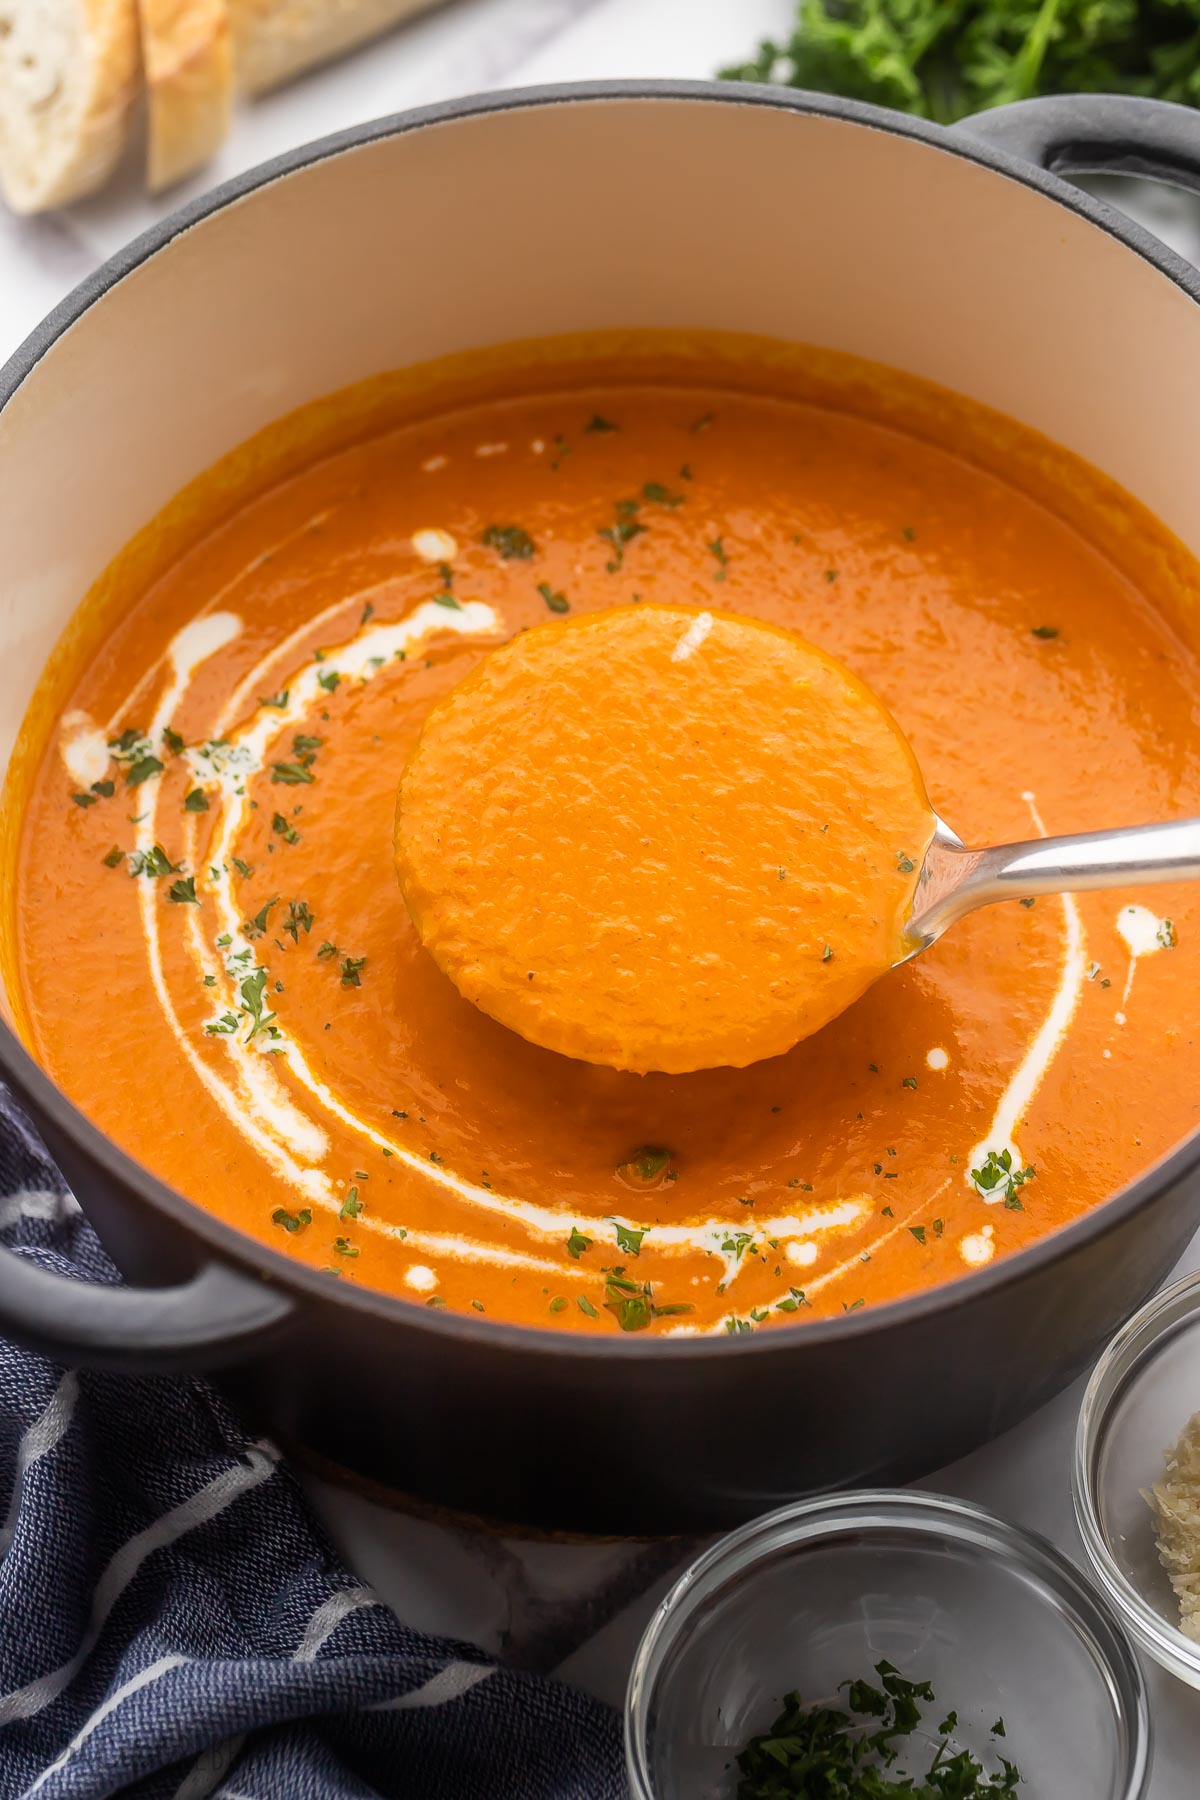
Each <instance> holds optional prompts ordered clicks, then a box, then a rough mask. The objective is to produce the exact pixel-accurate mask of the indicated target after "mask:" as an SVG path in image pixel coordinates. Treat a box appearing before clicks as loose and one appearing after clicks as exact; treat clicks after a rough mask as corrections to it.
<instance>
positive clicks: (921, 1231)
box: [908, 1225, 925, 1244]
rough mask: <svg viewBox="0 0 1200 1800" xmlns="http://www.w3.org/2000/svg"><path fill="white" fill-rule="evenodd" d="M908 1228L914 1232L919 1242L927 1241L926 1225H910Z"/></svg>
mask: <svg viewBox="0 0 1200 1800" xmlns="http://www.w3.org/2000/svg"><path fill="white" fill-rule="evenodd" d="M908 1229H909V1230H910V1231H911V1232H912V1234H913V1236H914V1237H915V1238H916V1240H917V1242H918V1244H923V1243H924V1242H925V1227H924V1226H923V1225H910V1226H909V1228H908Z"/></svg>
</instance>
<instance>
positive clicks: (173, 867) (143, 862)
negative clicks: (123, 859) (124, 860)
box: [109, 844, 179, 881]
mask: <svg viewBox="0 0 1200 1800" xmlns="http://www.w3.org/2000/svg"><path fill="white" fill-rule="evenodd" d="M111 854H112V852H111V851H110V852H109V855H110V856H111ZM129 873H130V874H131V875H146V876H148V877H149V878H150V880H151V881H157V880H158V878H159V876H160V875H178V873H179V864H178V863H173V862H172V861H171V859H170V857H169V856H168V855H167V853H166V851H165V850H164V849H163V847H162V845H161V844H155V846H154V848H153V849H152V850H132V851H131V852H130V855H129Z"/></svg>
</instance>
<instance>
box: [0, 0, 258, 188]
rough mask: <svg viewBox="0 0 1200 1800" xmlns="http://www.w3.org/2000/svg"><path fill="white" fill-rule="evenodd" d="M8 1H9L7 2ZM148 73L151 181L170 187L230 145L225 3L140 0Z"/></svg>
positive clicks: (230, 54)
mask: <svg viewBox="0 0 1200 1800" xmlns="http://www.w3.org/2000/svg"><path fill="white" fill-rule="evenodd" d="M0 5H3V0H0ZM138 10H139V14H140V17H141V27H142V67H143V69H144V70H145V76H146V112H147V122H148V130H147V138H146V179H147V181H148V183H149V185H150V188H151V191H152V192H155V193H157V192H158V190H159V189H160V188H165V187H170V186H171V184H172V183H173V182H176V181H180V180H182V178H183V177H184V176H185V175H190V174H191V173H192V171H193V170H194V169H198V168H199V167H200V165H201V164H202V163H205V162H207V161H208V159H209V157H210V156H211V155H212V154H213V152H214V150H216V149H217V148H218V146H219V145H220V144H221V143H223V142H224V139H225V135H226V133H227V132H228V130H229V114H230V109H231V106H232V102H233V47H232V43H231V41H230V34H229V14H228V11H227V8H226V4H225V0H138Z"/></svg>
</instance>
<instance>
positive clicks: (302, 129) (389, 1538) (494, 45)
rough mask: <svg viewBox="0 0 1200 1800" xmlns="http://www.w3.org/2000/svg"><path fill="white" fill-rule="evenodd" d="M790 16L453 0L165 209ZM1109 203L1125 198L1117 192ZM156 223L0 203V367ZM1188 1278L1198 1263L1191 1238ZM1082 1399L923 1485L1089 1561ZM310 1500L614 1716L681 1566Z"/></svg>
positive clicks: (1185, 1712)
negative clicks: (366, 122) (358, 125)
mask: <svg viewBox="0 0 1200 1800" xmlns="http://www.w3.org/2000/svg"><path fill="white" fill-rule="evenodd" d="M792 13H793V0H687V5H686V7H685V6H684V5H683V0H453V3H452V4H449V5H444V6H442V7H440V8H439V9H437V10H435V11H433V12H430V13H429V14H428V15H426V16H425V17H423V18H420V19H418V20H416V21H415V22H413V23H412V24H411V25H409V26H408V27H406V28H404V29H402V30H400V31H398V32H396V33H395V34H393V36H392V37H391V38H389V39H388V40H386V41H385V42H384V43H381V44H379V45H376V46H374V47H372V48H370V49H369V50H367V51H364V52H362V53H360V54H358V55H356V56H353V57H350V58H347V59H346V60H345V61H344V62H342V63H341V64H339V65H337V66H336V67H334V68H331V69H327V70H324V71H320V72H318V73H317V74H315V75H313V76H311V77H309V78H307V79H305V80H302V81H299V82H297V83H295V84H294V85H293V86H291V87H290V88H287V89H285V90H284V91H282V92H280V93H278V94H275V95H272V96H270V97H268V98H267V99H265V100H262V101H259V102H257V103H256V104H254V105H253V106H245V107H242V108H241V109H240V111H239V114H238V118H237V122H236V128H235V131H234V133H233V135H232V136H231V138H230V141H229V142H228V144H227V145H226V147H225V149H224V151H223V152H222V154H221V156H220V158H219V159H218V161H217V162H216V163H215V164H214V165H213V166H212V167H211V168H210V169H209V170H208V171H206V174H205V177H204V179H203V180H202V181H197V182H196V183H194V184H192V186H191V187H189V188H185V189H182V190H177V191H176V192H175V193H174V194H173V195H171V196H170V197H169V203H170V204H173V203H175V202H176V201H177V200H180V199H183V198H186V197H187V195H188V194H189V193H190V192H191V191H199V190H200V189H201V188H202V187H204V186H207V185H209V184H210V183H211V182H212V181H215V180H221V179H224V178H225V177H227V176H229V175H232V174H235V173H236V172H238V171H239V170H241V169H244V168H247V167H249V166H251V165H252V164H253V163H256V162H259V161H261V160H262V159H263V158H264V157H266V156H270V155H273V154H275V153H276V152H277V151H280V150H283V149H286V148H288V147H289V146H292V145H294V144H299V143H302V142H304V141H305V140H306V139H309V138H313V137H318V136H320V135H322V134H323V133H325V132H327V131H332V130H336V129H339V128H341V127H344V126H346V125H350V124H352V123H354V122H356V121H358V120H362V119H368V118H372V117H374V116H376V115H378V114H380V113H385V112H391V111H395V110H396V109H398V108H401V107H405V106H410V105H416V104H422V103H426V102H430V101H436V100H441V99H446V98H450V97H452V96H454V95H458V94H463V93H468V92H471V91H475V90H480V89H487V88H497V87H507V86H517V85H525V84H527V83H534V82H542V81H559V80H574V79H591V78H597V77H604V76H642V77H648V76H688V77H702V76H707V75H710V74H712V72H713V71H714V69H715V68H717V67H718V66H719V65H720V64H721V63H722V62H725V61H728V60H733V59H736V58H739V57H742V56H744V55H746V54H748V53H749V51H750V49H751V47H752V46H753V44H754V43H755V42H756V40H757V39H758V38H759V37H762V36H766V35H769V34H771V33H772V32H779V31H781V30H783V29H785V28H786V25H787V22H788V20H789V19H790V17H791V15H792ZM1108 191H1109V192H1111V193H1112V194H1113V195H1114V196H1115V197H1117V198H1120V197H1121V196H1122V194H1123V193H1124V192H1125V190H1124V189H1123V188H1122V187H1121V186H1120V185H1119V184H1114V185H1113V186H1111V187H1110V188H1109V190H1108ZM1129 203H1130V207H1131V210H1136V212H1137V214H1138V216H1139V218H1141V220H1142V222H1143V223H1144V224H1147V225H1149V226H1150V228H1151V229H1153V230H1157V231H1158V232H1159V234H1160V235H1161V236H1163V237H1164V238H1166V239H1167V240H1168V241H1170V242H1171V243H1173V245H1174V246H1175V247H1176V248H1177V249H1179V250H1181V251H1182V252H1183V253H1184V254H1185V255H1191V256H1192V257H1193V259H1195V260H1197V261H1200V214H1198V213H1197V212H1196V210H1195V209H1194V206H1193V205H1192V203H1189V202H1186V201H1184V200H1183V199H1182V198H1181V197H1179V196H1176V195H1171V194H1168V193H1166V192H1163V191H1159V190H1147V189H1143V188H1138V189H1137V190H1136V191H1134V192H1133V193H1132V194H1130V195H1129ZM166 210H167V203H162V204H160V203H155V202H152V201H150V200H148V199H147V198H146V197H145V196H144V195H143V194H142V192H141V189H140V184H139V181H138V173H137V166H136V159H135V158H131V160H130V166H129V167H128V169H127V170H126V171H125V172H124V174H123V176H122V178H121V179H120V180H119V181H118V182H117V183H116V184H115V186H114V187H113V188H112V189H111V190H110V191H109V192H108V193H106V194H104V195H102V196H99V197H97V198H96V199H94V200H92V201H89V202H87V203H86V204H83V205H79V206H76V207H72V208H70V209H69V210H68V211H66V212H64V213H61V214H55V215H52V216H49V217H47V218H43V219H35V220H17V219H14V218H13V217H12V216H11V215H9V214H8V213H6V212H5V211H4V209H3V207H0V358H2V357H3V356H5V355H7V354H8V353H9V351H11V350H12V349H14V348H15V347H16V345H17V344H18V343H19V342H20V340H21V339H22V338H23V337H24V335H25V334H26V333H27V332H28V331H29V330H31V329H32V327H33V326H34V325H35V324H36V323H37V322H38V320H39V319H40V318H41V317H42V316H43V314H44V313H46V312H47V311H48V310H49V309H50V308H51V307H52V306H53V305H54V304H55V303H56V302H57V301H58V300H59V299H61V298H62V296H63V294H64V293H66V291H67V290H68V289H69V288H70V287H71V286H73V285H74V283H75V282H76V281H78V280H79V279H80V278H81V277H82V276H84V275H86V274H87V273H88V272H89V271H90V270H91V269H92V268H93V267H94V266H95V264H96V262H97V261H99V260H100V259H101V258H103V257H104V256H107V255H108V254H110V253H111V252H112V251H113V250H115V249H116V248H117V247H118V246H119V245H121V244H122V243H124V242H125V241H126V240H127V239H128V238H130V237H131V236H133V235H134V234H135V233H136V232H138V231H140V230H141V229H143V227H145V226H146V225H148V224H150V223H151V222H153V220H154V219H156V218H157V217H159V216H160V215H161V214H162V213H163V212H165V211H166ZM1181 1267H1182V1268H1193V1267H1200V1239H1198V1240H1197V1241H1196V1243H1194V1244H1193V1245H1192V1248H1191V1250H1190V1252H1189V1254H1188V1256H1187V1257H1186V1258H1185V1259H1184V1263H1183V1264H1182V1265H1181ZM1079 1395H1080V1384H1076V1386H1074V1387H1073V1388H1071V1389H1069V1390H1068V1391H1067V1392H1066V1393H1064V1394H1062V1395H1060V1396H1059V1397H1058V1399H1057V1400H1055V1401H1053V1402H1052V1403H1051V1404H1050V1405H1048V1406H1046V1407H1044V1408H1043V1409H1042V1410H1041V1411H1040V1412H1039V1413H1037V1414H1036V1415H1035V1416H1034V1417H1033V1418H1031V1419H1029V1420H1028V1421H1026V1423H1025V1424H1023V1425H1022V1426H1020V1427H1019V1428H1018V1429H1016V1430H1014V1431H1012V1432H1009V1433H1008V1434H1007V1436H1005V1437H1003V1438H1001V1439H999V1440H997V1441H996V1442H995V1443H992V1444H990V1445H988V1446H987V1447H986V1448H985V1449H983V1450H980V1451H978V1452H977V1453H976V1454H975V1455H973V1456H970V1457H968V1458H966V1459H965V1460H964V1461H963V1462H960V1463H957V1464H955V1465H954V1466H953V1467H952V1468H949V1469H943V1470H940V1471H938V1472H937V1473H935V1474H933V1475H931V1476H930V1477H929V1479H928V1480H927V1481H926V1482H925V1483H923V1484H922V1485H924V1486H926V1487H929V1488H933V1489H937V1490H940V1491H943V1492H947V1493H953V1494H958V1495H962V1496H964V1497H967V1498H971V1499H974V1500H977V1501H979V1502H980V1503H982V1504H984V1505H986V1506H989V1507H992V1508H993V1509H994V1510H996V1511H997V1512H1000V1513H1002V1514H1004V1515H1005V1516H1006V1517H1008V1518H1011V1519H1013V1520H1016V1521H1018V1522H1019V1523H1021V1524H1023V1525H1026V1526H1030V1527H1032V1528H1033V1529H1035V1530H1038V1531H1041V1532H1043V1533H1045V1535H1046V1536H1048V1537H1050V1538H1052V1539H1053V1540H1054V1541H1055V1542H1056V1543H1058V1544H1059V1545H1061V1546H1062V1547H1063V1548H1065V1549H1066V1551H1067V1552H1068V1554H1069V1555H1071V1556H1073V1557H1075V1558H1077V1559H1078V1560H1080V1561H1082V1550H1081V1547H1080V1544H1079V1540H1078V1536H1077V1534H1076V1531H1075V1526H1074V1522H1073V1518H1072V1513H1071V1498H1070V1457H1071V1445H1072V1438H1073V1433H1074V1425H1075V1416H1076V1412H1077V1410H1078V1404H1079ZM308 1486H309V1491H310V1493H311V1495H312V1498H313V1501H314V1503H315V1505H316V1506H317V1509H318V1511H319V1512H320V1513H321V1515H322V1517H323V1518H324V1519H325V1521H326V1524H327V1525H328V1527H329V1529H330V1531H331V1533H332V1535H333V1537H334V1539H335V1540H336V1542H337V1543H338V1544H339V1546H340V1547H341V1549H342V1551H343V1553H344V1555H345V1556H346V1558H347V1560H348V1561H350V1562H351V1563H352V1564H353V1565H354V1566H355V1568H356V1569H357V1571H358V1572H359V1573H360V1574H361V1575H362V1576H363V1577H364V1578H365V1579H367V1580H369V1581H371V1582H372V1583H373V1584H374V1585H375V1586H376V1587H377V1588H378V1589H379V1591H380V1593H381V1594H382V1595H383V1596H384V1598H385V1599H387V1600H389V1601H390V1602H391V1603H392V1604H393V1605H394V1606H395V1607H396V1608H397V1610H398V1611H399V1612H400V1613H401V1614H402V1615H403V1616H404V1617H405V1618H407V1619H408V1620H410V1621H411V1623H412V1624H414V1625H416V1626H418V1627H421V1628H424V1629H428V1630H431V1631H437V1632H448V1633H452V1634H453V1635H455V1636H457V1637H463V1638H468V1639H472V1640H474V1641H475V1642H478V1643H481V1644H484V1645H485V1646H487V1647H489V1648H490V1649H493V1650H497V1651H499V1652H501V1653H502V1654H505V1655H508V1656H512V1657H514V1658H517V1659H520V1660H522V1661H524V1662H525V1663H527V1664H528V1665H531V1666H539V1667H558V1668H559V1669H560V1671H561V1673H562V1674H563V1675H565V1676H566V1677H567V1678H568V1679H570V1680H573V1681H575V1682H578V1683H579V1684H580V1685H582V1686H584V1687H587V1688H590V1689H592V1690H593V1691H594V1692H596V1693H597V1694H599V1695H601V1696H602V1697H603V1698H604V1699H606V1700H609V1701H611V1702H612V1703H613V1704H614V1705H617V1704H619V1703H620V1700H621V1697H622V1693H623V1688H624V1682H625V1677H626V1673H627V1670H628V1666H629V1661H630V1657H631V1655H632V1653H633V1649H634V1646H635V1644H636V1642H637V1639H638V1636H639V1634H640V1632H641V1629H642V1627H643V1625H644V1623H645V1621H646V1619H647V1617H648V1616H649V1614H650V1612H651V1610H652V1608H653V1606H654V1605H655V1603H656V1602H657V1600H658V1599H659V1597H660V1596H661V1594H662V1592H663V1591H664V1589H665V1587H666V1586H667V1585H668V1583H669V1580H670V1579H671V1576H672V1574H673V1573H674V1572H675V1571H676V1569H677V1567H678V1556H677V1553H676V1550H675V1549H671V1548H668V1547H664V1546H657V1547H653V1548H648V1549H643V1550H638V1549H633V1548H630V1547H626V1546H613V1545H590V1546H588V1545H570V1546H566V1545H559V1544H538V1543H527V1544H514V1543H510V1542H505V1541H501V1540H499V1539H496V1538H490V1537H486V1536H480V1535H472V1534H470V1533H467V1532H461V1531H457V1530H453V1529H450V1528H447V1527H445V1526H441V1525H433V1524H430V1523H427V1522H424V1521H420V1520H417V1519H413V1518H410V1517H408V1516H406V1515H405V1514H403V1513H402V1512H399V1511H395V1510H392V1509H389V1508H386V1507H382V1506H377V1505H374V1504H372V1503H370V1502H368V1501H367V1500H365V1499H362V1498H360V1497H358V1496H357V1495H356V1494H351V1493H347V1492H344V1491H341V1490H339V1489H336V1488H334V1487H331V1486H329V1485H327V1484H326V1483H324V1482H321V1481H317V1480H315V1479H310V1480H309V1482H308ZM601 1621H603V1622H601ZM597 1623H599V1629H593V1627H594V1625H596V1624H597ZM1147 1674H1148V1677H1149V1681H1150V1686H1151V1693H1152V1699H1153V1705H1154V1712H1155V1720H1156V1726H1157V1746H1156V1765H1155V1775H1154V1781H1153V1787H1152V1800H1192V1797H1193V1796H1194V1795H1195V1794H1196V1792H1197V1788H1198V1785H1200V1784H1198V1779H1197V1774H1196V1771H1197V1768H1198V1766H1200V1694H1198V1693H1193V1692H1191V1691H1190V1690H1189V1689H1187V1688H1185V1687H1183V1686H1182V1685H1181V1684H1179V1683H1177V1682H1175V1681H1173V1680H1172V1679H1171V1678H1170V1677H1168V1676H1167V1675H1165V1674H1163V1673H1162V1672H1161V1671H1160V1670H1158V1669H1157V1668H1154V1667H1152V1666H1150V1667H1148V1669H1147Z"/></svg>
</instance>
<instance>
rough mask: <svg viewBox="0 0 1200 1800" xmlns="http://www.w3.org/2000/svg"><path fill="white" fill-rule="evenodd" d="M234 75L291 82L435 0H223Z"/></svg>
mask: <svg viewBox="0 0 1200 1800" xmlns="http://www.w3.org/2000/svg"><path fill="white" fill-rule="evenodd" d="M2 3H3V0H0V4H2ZM228 3H229V16H230V22H231V24H232V26H233V51H234V78H235V80H236V81H237V85H238V87H239V88H241V89H242V91H243V92H244V93H247V94H261V93H264V92H265V91H266V89H267V88H273V87H278V86H279V85H280V83H281V82H284V81H290V80H291V78H292V76H293V75H299V74H300V73H301V72H302V71H303V70H305V69H310V68H312V67H313V66H314V64H316V63H322V62H328V61H329V60H330V58H331V57H335V56H340V55H341V54H342V53H343V51H346V50H352V49H353V48H354V46H355V45H356V44H362V43H365V42H366V40H367V39H368V38H372V37H378V35H379V34H380V32H383V31H387V30H388V29H389V28H390V27H391V26H392V25H396V24H399V22H400V20H401V19H408V18H411V17H412V16H413V14H414V13H419V12H424V11H425V10H426V9H427V8H428V7H429V6H431V5H433V4H435V3H436V0H228Z"/></svg>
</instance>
